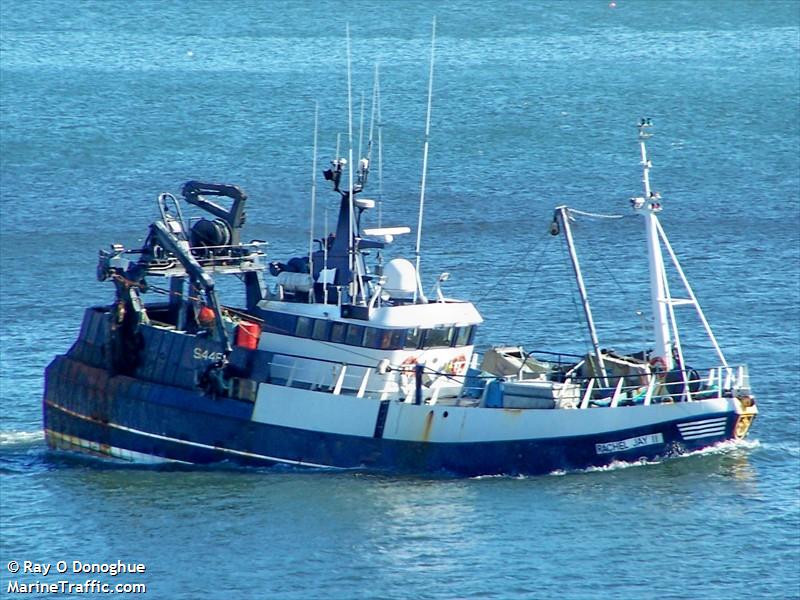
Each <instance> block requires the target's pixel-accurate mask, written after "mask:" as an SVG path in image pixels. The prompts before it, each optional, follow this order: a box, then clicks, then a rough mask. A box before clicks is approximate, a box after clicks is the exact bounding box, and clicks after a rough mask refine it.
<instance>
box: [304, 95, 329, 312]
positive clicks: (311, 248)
mask: <svg viewBox="0 0 800 600" xmlns="http://www.w3.org/2000/svg"><path fill="white" fill-rule="evenodd" d="M318 129H319V102H314V155H313V157H312V159H311V227H310V229H309V231H308V272H309V273H310V275H311V293H310V294H309V295H308V302H309V303H313V302H314V210H315V208H316V206H317V132H318ZM325 235H327V232H325Z"/></svg>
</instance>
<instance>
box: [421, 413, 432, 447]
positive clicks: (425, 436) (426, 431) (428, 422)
mask: <svg viewBox="0 0 800 600" xmlns="http://www.w3.org/2000/svg"><path fill="white" fill-rule="evenodd" d="M432 427H433V411H432V410H431V411H428V414H427V416H426V417H425V426H424V427H423V428H422V441H423V442H427V441H429V439H430V437H431V428H432Z"/></svg>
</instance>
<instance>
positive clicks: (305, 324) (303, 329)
mask: <svg viewBox="0 0 800 600" xmlns="http://www.w3.org/2000/svg"><path fill="white" fill-rule="evenodd" d="M313 320H314V319H310V318H309V317H297V326H296V327H295V330H294V334H295V335H296V336H297V337H304V338H307V337H311V328H312V326H313V323H312V321H313Z"/></svg>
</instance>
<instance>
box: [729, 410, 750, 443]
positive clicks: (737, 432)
mask: <svg viewBox="0 0 800 600" xmlns="http://www.w3.org/2000/svg"><path fill="white" fill-rule="evenodd" d="M753 418H754V415H739V417H738V418H737V419H736V424H735V425H734V426H733V437H734V438H736V439H737V440H741V439H743V438H744V437H746V436H747V432H748V431H750V425H751V424H752V423H753Z"/></svg>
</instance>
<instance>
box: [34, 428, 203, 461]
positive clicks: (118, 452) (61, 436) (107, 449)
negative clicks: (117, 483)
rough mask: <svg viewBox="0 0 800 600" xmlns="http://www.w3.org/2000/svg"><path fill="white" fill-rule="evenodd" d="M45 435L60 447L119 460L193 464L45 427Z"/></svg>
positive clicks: (49, 440)
mask: <svg viewBox="0 0 800 600" xmlns="http://www.w3.org/2000/svg"><path fill="white" fill-rule="evenodd" d="M45 435H46V437H47V440H48V442H52V441H55V444H54V445H57V446H58V447H59V448H61V446H62V445H64V446H67V447H69V446H73V447H74V448H75V449H76V450H79V451H84V452H85V451H87V450H88V451H89V452H90V453H93V454H102V455H106V456H111V457H113V458H118V459H119V460H124V461H126V462H132V463H139V464H148V465H157V464H165V463H180V464H184V465H190V464H192V463H189V462H186V461H184V460H178V459H175V458H164V457H161V456H154V455H152V454H144V453H142V452H136V451H135V450H127V449H125V448H117V447H116V446H109V445H107V444H99V443H97V442H92V441H90V440H85V439H83V438H79V437H77V436H74V435H68V434H66V433H59V432H58V431H53V430H52V429H45Z"/></svg>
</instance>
